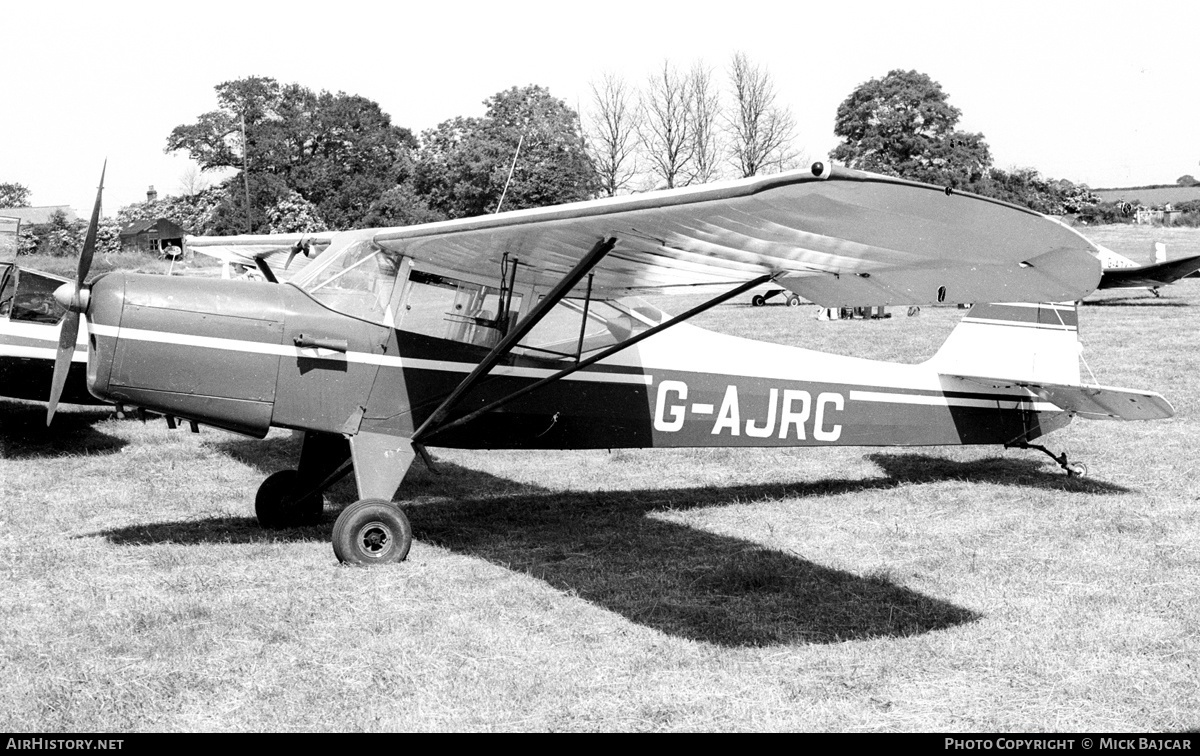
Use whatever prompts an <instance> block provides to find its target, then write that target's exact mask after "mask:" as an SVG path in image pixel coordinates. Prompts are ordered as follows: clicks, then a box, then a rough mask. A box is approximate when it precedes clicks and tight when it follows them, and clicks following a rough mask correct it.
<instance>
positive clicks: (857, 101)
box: [830, 69, 992, 188]
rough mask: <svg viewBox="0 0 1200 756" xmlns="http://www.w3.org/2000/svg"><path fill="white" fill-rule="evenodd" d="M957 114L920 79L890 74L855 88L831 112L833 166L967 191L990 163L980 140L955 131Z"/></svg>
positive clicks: (937, 91) (931, 83)
mask: <svg viewBox="0 0 1200 756" xmlns="http://www.w3.org/2000/svg"><path fill="white" fill-rule="evenodd" d="M961 115H962V113H961V111H959V109H958V108H956V107H954V106H953V105H951V104H950V103H949V102H947V96H946V93H945V92H943V91H942V87H941V85H940V84H938V83H937V82H935V81H933V79H931V78H929V76H927V75H926V74H923V73H918V72H917V71H901V70H898V69H897V70H894V71H890V72H888V74H887V75H886V76H884V77H883V78H881V79H871V80H870V81H868V82H866V83H865V84H861V85H859V86H858V88H856V89H855V90H854V91H853V92H851V93H850V96H849V97H847V98H846V99H845V100H844V101H843V102H842V103H841V105H839V106H838V109H837V117H836V119H835V121H834V129H833V133H834V134H835V135H836V136H839V137H841V139H842V141H841V143H840V144H838V145H837V147H836V148H834V150H833V152H831V153H830V157H831V158H832V159H834V160H836V161H839V162H842V163H845V164H846V165H848V166H850V167H851V168H859V169H862V170H867V171H874V172H877V173H884V174H888V175H892V176H900V177H903V178H907V179H912V180H914V181H925V182H929V183H934V184H944V185H946V186H954V187H964V188H969V187H971V186H972V185H974V184H976V183H977V182H979V181H981V180H982V179H983V178H984V176H985V173H986V171H987V169H988V168H989V167H990V166H991V164H992V157H991V153H990V152H989V151H988V146H987V143H986V142H984V141H983V135H982V134H977V133H967V132H963V131H958V130H956V129H955V127H956V126H957V125H958V120H959V118H960V117H961Z"/></svg>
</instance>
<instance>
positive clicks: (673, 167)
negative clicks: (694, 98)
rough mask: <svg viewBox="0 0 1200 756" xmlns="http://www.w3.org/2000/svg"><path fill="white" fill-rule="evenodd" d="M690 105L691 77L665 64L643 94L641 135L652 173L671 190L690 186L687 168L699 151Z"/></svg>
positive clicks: (652, 78) (652, 77)
mask: <svg viewBox="0 0 1200 756" xmlns="http://www.w3.org/2000/svg"><path fill="white" fill-rule="evenodd" d="M690 103H691V92H690V87H689V86H688V79H687V77H685V76H683V75H682V74H680V73H679V72H678V71H677V70H676V69H675V67H674V66H672V65H671V64H670V63H669V62H666V61H664V62H663V67H662V71H661V72H660V73H657V74H655V75H653V76H651V77H650V80H649V82H648V83H647V87H646V91H645V92H644V93H643V96H642V114H643V117H642V120H641V129H640V130H639V134H640V136H641V142H642V147H643V149H644V154H645V155H646V158H647V159H648V160H649V161H650V170H651V172H652V173H653V174H654V175H655V176H657V177H659V178H660V179H662V185H663V186H665V187H666V188H667V189H673V188H674V187H677V186H686V185H687V184H688V183H689V177H688V174H687V168H688V166H689V164H690V163H691V162H692V152H693V150H694V149H695V143H694V141H693V139H692V118H691V107H690Z"/></svg>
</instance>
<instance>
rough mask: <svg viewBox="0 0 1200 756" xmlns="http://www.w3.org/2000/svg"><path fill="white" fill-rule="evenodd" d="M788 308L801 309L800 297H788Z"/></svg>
mask: <svg viewBox="0 0 1200 756" xmlns="http://www.w3.org/2000/svg"><path fill="white" fill-rule="evenodd" d="M787 306H788V307H799V306H800V297H798V296H796V295H795V294H793V295H791V296H790V297H788V298H787Z"/></svg>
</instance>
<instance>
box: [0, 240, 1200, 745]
mask: <svg viewBox="0 0 1200 756" xmlns="http://www.w3.org/2000/svg"><path fill="white" fill-rule="evenodd" d="M1155 231H1156V229H1149V228H1140V229H1138V228H1130V229H1126V228H1115V229H1102V228H1101V229H1085V230H1084V232H1085V233H1086V234H1088V235H1089V236H1092V237H1093V238H1095V239H1096V240H1097V241H1100V242H1101V243H1103V244H1106V245H1108V246H1110V247H1112V248H1113V249H1115V250H1117V251H1120V252H1123V253H1124V254H1129V256H1131V257H1133V255H1132V254H1130V251H1133V252H1136V251H1137V250H1145V252H1146V255H1147V256H1150V255H1151V252H1150V249H1151V242H1152V241H1153V240H1154V239H1155V238H1161V237H1155V236H1153V233H1154V232H1155ZM1157 231H1162V229H1157ZM1171 231H1172V233H1177V232H1176V231H1175V230H1171ZM1135 232H1137V233H1140V234H1143V236H1138V235H1137V233H1135ZM1190 233H1191V234H1192V235H1191V236H1187V235H1181V236H1180V237H1179V238H1177V239H1175V238H1174V237H1173V240H1169V241H1168V249H1169V251H1170V253H1171V254H1172V256H1174V255H1175V254H1183V253H1184V251H1183V247H1186V246H1187V245H1191V246H1192V248H1195V247H1197V246H1200V236H1195V234H1196V233H1197V232H1195V231H1192V232H1190ZM1106 235H1107V236H1106ZM1122 245H1127V249H1125V248H1122ZM1135 259H1137V258H1135ZM1163 291H1164V295H1163V297H1161V298H1159V299H1155V298H1153V297H1151V296H1150V295H1148V294H1145V293H1141V292H1111V293H1107V292H1106V293H1102V294H1100V295H1094V297H1093V298H1092V299H1094V301H1089V303H1088V304H1086V305H1085V307H1084V308H1083V311H1082V313H1081V332H1082V336H1083V340H1084V343H1085V347H1086V349H1085V352H1084V357H1085V359H1086V362H1087V364H1088V368H1089V369H1090V370H1091V371H1092V372H1094V374H1095V377H1096V380H1097V381H1098V382H1100V383H1103V384H1106V385H1115V386H1128V387H1135V388H1149V389H1154V390H1158V391H1161V392H1162V393H1163V394H1165V395H1166V396H1167V398H1168V399H1170V400H1171V401H1172V402H1173V403H1174V405H1175V408H1176V410H1177V413H1178V415H1177V417H1175V418H1173V419H1171V420H1168V421H1161V422H1153V423H1137V424H1132V423H1130V424H1122V423H1115V422H1087V421H1076V422H1075V423H1074V424H1072V425H1071V426H1069V427H1068V428H1066V429H1064V430H1062V431H1060V432H1058V433H1055V434H1052V435H1051V436H1049V437H1047V438H1046V439H1045V441H1044V442H1045V443H1046V444H1047V445H1048V446H1050V447H1051V448H1052V449H1054V450H1055V451H1061V450H1067V451H1068V453H1069V454H1070V456H1071V459H1072V460H1073V461H1074V460H1079V461H1083V462H1085V463H1086V464H1087V465H1088V467H1089V469H1090V473H1089V476H1088V477H1086V478H1083V479H1068V478H1067V477H1066V476H1065V475H1064V474H1063V472H1062V471H1061V470H1059V469H1058V467H1057V466H1056V465H1054V464H1053V463H1052V462H1051V461H1050V460H1049V459H1047V458H1046V457H1045V456H1043V455H1041V454H1038V453H1036V452H1031V451H1016V450H1012V451H1005V450H1003V449H1000V448H995V447H988V448H965V449H958V448H931V449H841V450H836V449H833V450H794V451H793V450H785V451H754V450H682V451H664V450H658V451H655V450H645V451H619V452H613V453H608V452H604V451H598V452H562V453H541V454H532V453H510V452H468V451H451V450H434V452H435V454H436V456H437V457H438V459H439V463H440V464H439V467H440V468H441V474H437V475H435V474H433V473H431V472H430V471H428V470H426V469H424V468H423V467H422V466H421V465H420V463H418V464H417V465H415V466H414V468H413V470H412V471H411V472H410V473H409V477H408V479H407V480H406V481H405V484H404V486H403V487H402V489H401V493H400V496H401V497H402V498H403V499H405V500H406V501H407V502H409V505H408V506H409V508H408V512H409V516H410V518H411V520H412V522H413V527H414V531H415V536H416V541H415V543H414V545H413V549H412V552H411V554H410V556H409V559H408V561H407V562H405V563H403V564H401V565H397V566H394V567H388V568H381V569H354V568H345V567H340V566H339V565H338V564H337V563H336V561H335V559H334V557H333V553H332V550H331V549H330V546H329V534H330V530H331V528H332V524H333V520H334V518H335V516H336V514H337V511H338V510H339V509H340V507H342V506H344V505H345V504H348V503H349V502H350V501H352V500H353V499H354V492H353V490H352V488H350V487H348V486H347V485H345V484H343V485H342V486H341V487H339V488H337V489H335V490H334V491H332V492H331V493H330V497H329V505H328V506H327V508H326V512H325V517H324V520H323V521H322V522H321V523H320V524H319V525H317V526H314V527H310V528H300V529H295V530H289V531H282V532H264V531H261V530H259V529H258V528H257V526H256V525H255V522H254V519H253V506H252V501H253V497H254V492H255V489H256V488H257V486H258V484H259V483H260V482H261V480H262V478H263V477H264V476H265V475H266V474H268V473H269V472H271V471H273V470H275V469H279V468H283V467H287V466H292V465H293V464H294V461H295V458H296V455H297V453H298V442H297V439H295V438H294V437H293V436H292V435H291V434H290V433H285V432H275V433H273V434H272V435H271V436H269V437H268V438H267V439H266V440H265V441H254V440H248V439H243V438H241V437H238V436H234V435H230V434H226V433H223V432H219V431H214V430H211V429H208V428H204V429H203V430H202V432H201V433H200V434H198V435H197V434H191V433H188V432H187V431H186V430H175V431H170V430H168V429H167V428H166V426H165V423H163V421H161V420H158V421H156V422H150V423H146V424H143V423H141V422H138V421H136V420H116V419H112V418H111V417H110V416H109V413H108V412H106V411H105V410H97V409H84V408H68V410H69V411H67V412H65V413H61V411H60V416H59V418H58V419H56V421H55V427H54V429H53V430H51V431H47V430H45V429H44V427H43V418H44V408H42V407H40V406H37V405H32V404H19V403H14V402H5V403H0V488H2V493H3V496H0V617H2V621H0V679H2V680H3V685H0V730H3V731H41V732H72V731H74V732H90V731H105V732H112V731H193V730H203V731H276V730H285V731H298V730H306V731H325V730H329V731H372V730H402V731H409V730H414V731H427V730H470V731H491V730H571V731H579V730H584V731H591V730H601V731H611V730H637V731H641V730H647V731H679V730H704V731H712V730H719V731H725V730H799V731H816V730H829V731H1105V732H1107V731H1178V730H1189V729H1195V728H1197V727H1198V726H1200V694H1198V693H1197V679H1198V678H1200V612H1198V611H1197V609H1198V608H1200V590H1198V586H1200V454H1198V453H1197V451H1196V449H1197V447H1198V446H1200V370H1198V369H1197V368H1198V367H1200V361H1198V358H1197V345H1198V341H1197V340H1198V338H1200V336H1198V334H1200V280H1195V281H1188V282H1185V283H1182V284H1179V285H1176V286H1173V287H1170V288H1168V289H1164V290H1163ZM744 299H745V300H746V301H745V302H737V303H731V304H727V305H723V306H721V307H718V308H716V309H715V310H713V311H711V312H710V313H707V314H705V315H704V316H703V319H702V320H701V321H700V322H699V324H701V325H704V326H706V327H710V328H714V329H718V330H723V331H727V332H732V333H738V334H744V335H748V336H754V337H764V336H769V337H770V338H772V339H773V340H776V341H783V342H787V343H796V344H804V345H806V346H809V347H812V348H817V349H825V350H829V351H835V352H840V353H847V354H857V355H861V356H869V357H877V358H884V359H896V360H904V361H917V360H920V359H923V358H925V357H927V356H929V355H931V354H932V353H933V352H934V351H935V350H936V348H937V346H938V345H939V344H940V342H941V340H942V339H943V338H944V337H945V336H946V334H947V333H949V331H950V330H951V329H952V328H953V326H954V325H955V323H956V322H957V320H958V319H959V318H960V317H961V315H962V311H960V310H957V309H955V308H926V309H925V310H923V311H922V313H921V314H920V315H919V316H916V317H905V316H904V315H903V312H902V311H898V313H899V314H898V316H897V317H893V318H891V319H889V320H882V321H868V322H863V321H854V322H846V321H840V322H825V323H822V322H818V321H816V320H814V319H813V318H812V314H813V313H812V311H811V309H812V308H810V307H800V308H787V307H784V306H782V305H776V306H768V307H763V308H752V307H750V306H749V305H748V300H749V296H746V297H744ZM773 301H778V300H773ZM687 304H688V302H687V301H679V302H669V303H667V306H669V307H671V308H672V309H674V310H675V311H682V310H683V309H684V307H685V306H687ZM60 421H61V422H60Z"/></svg>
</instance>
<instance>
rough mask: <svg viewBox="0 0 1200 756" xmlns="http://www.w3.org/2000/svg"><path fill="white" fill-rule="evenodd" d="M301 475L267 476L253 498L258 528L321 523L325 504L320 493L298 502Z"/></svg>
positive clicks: (286, 471) (279, 474) (286, 473)
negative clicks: (319, 521)
mask: <svg viewBox="0 0 1200 756" xmlns="http://www.w3.org/2000/svg"><path fill="white" fill-rule="evenodd" d="M299 485H300V473H298V472H297V471H295V470H280V471H279V472H276V473H272V474H271V475H269V476H267V479H266V480H264V481H263V482H262V485H261V486H259V487H258V493H257V494H255V496H254V513H255V514H256V515H258V524H259V525H261V526H262V527H264V528H269V529H272V530H277V529H280V528H292V527H296V526H299V525H312V524H313V523H315V522H316V521H317V520H319V519H321V512H322V511H323V510H324V508H325V500H324V499H323V498H322V497H321V494H320V493H315V492H314V493H311V494H309V495H308V496H305V497H303V498H297V493H298V490H297V489H298V488H299Z"/></svg>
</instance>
